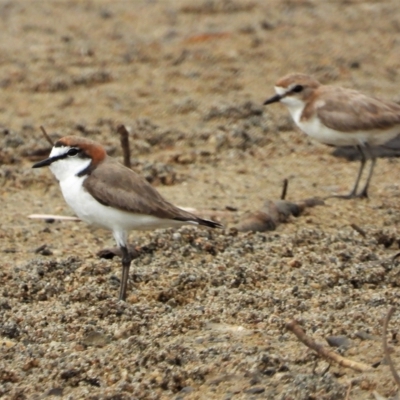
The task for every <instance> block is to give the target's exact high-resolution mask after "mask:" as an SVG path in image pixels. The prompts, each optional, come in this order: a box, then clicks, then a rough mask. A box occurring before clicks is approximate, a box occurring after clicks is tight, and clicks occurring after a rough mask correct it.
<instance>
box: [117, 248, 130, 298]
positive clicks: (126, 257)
mask: <svg viewBox="0 0 400 400" xmlns="http://www.w3.org/2000/svg"><path fill="white" fill-rule="evenodd" d="M121 251H122V277H121V286H120V288H119V300H123V301H125V300H126V290H127V288H128V277H129V267H130V266H131V262H132V256H131V254H130V253H129V250H128V248H127V247H125V246H121Z"/></svg>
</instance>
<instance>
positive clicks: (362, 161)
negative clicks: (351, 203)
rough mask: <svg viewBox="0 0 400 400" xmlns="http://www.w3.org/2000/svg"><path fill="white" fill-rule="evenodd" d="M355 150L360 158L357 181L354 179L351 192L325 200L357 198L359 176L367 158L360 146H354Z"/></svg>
mask: <svg viewBox="0 0 400 400" xmlns="http://www.w3.org/2000/svg"><path fill="white" fill-rule="evenodd" d="M356 148H357V150H358V151H359V153H360V156H361V165H360V169H359V170H358V174H357V179H356V182H355V183H354V186H353V189H352V190H351V192H350V193H349V194H344V195H334V196H328V197H327V198H331V197H336V198H339V199H354V198H355V197H359V196H357V189H358V185H359V183H360V179H361V175H362V173H363V171H364V167H365V163H366V162H367V157H366V155H365V153H364V151H363V149H362V147H361V146H356ZM364 189H365V188H364Z"/></svg>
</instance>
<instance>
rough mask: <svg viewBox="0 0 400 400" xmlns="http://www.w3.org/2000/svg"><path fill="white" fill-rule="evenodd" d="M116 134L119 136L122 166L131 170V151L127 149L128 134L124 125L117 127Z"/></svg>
mask: <svg viewBox="0 0 400 400" xmlns="http://www.w3.org/2000/svg"><path fill="white" fill-rule="evenodd" d="M117 132H118V133H119V135H120V139H121V147H122V152H123V155H124V165H125V167H128V168H131V151H130V149H129V132H128V130H127V129H126V127H125V125H122V124H121V125H118V126H117Z"/></svg>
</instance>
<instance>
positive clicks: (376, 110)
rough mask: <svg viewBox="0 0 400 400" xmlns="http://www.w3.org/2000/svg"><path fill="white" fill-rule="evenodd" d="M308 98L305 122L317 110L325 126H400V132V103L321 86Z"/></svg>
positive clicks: (349, 128)
mask: <svg viewBox="0 0 400 400" xmlns="http://www.w3.org/2000/svg"><path fill="white" fill-rule="evenodd" d="M308 100H309V103H308V104H307V105H306V107H305V108H304V111H303V113H302V116H301V120H302V121H304V120H308V119H310V118H312V116H313V115H314V113H316V115H317V116H318V118H319V119H320V120H321V122H322V123H323V124H324V125H325V126H327V127H328V128H331V129H335V130H336V131H340V132H356V131H370V130H375V129H382V130H385V129H390V128H393V127H394V126H396V125H399V133H400V105H398V104H396V103H393V102H389V101H384V100H380V99H378V98H376V97H370V96H366V95H364V94H363V93H360V92H358V91H356V90H351V89H345V88H341V87H336V86H320V87H318V88H317V89H316V90H315V91H314V92H313V93H312V96H310V97H309V99H308Z"/></svg>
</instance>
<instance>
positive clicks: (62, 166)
mask: <svg viewBox="0 0 400 400" xmlns="http://www.w3.org/2000/svg"><path fill="white" fill-rule="evenodd" d="M69 149H70V147H69V146H65V147H64V146H63V147H53V149H52V150H51V153H50V157H57V156H60V155H63V154H66V153H67V152H68V150H69ZM90 163H91V160H90V159H89V158H86V159H84V158H81V157H78V156H75V157H67V158H63V159H61V160H57V161H54V162H53V163H52V164H50V170H51V172H52V173H53V174H54V176H55V177H56V178H57V180H58V181H59V182H61V181H64V180H66V179H68V178H70V177H73V176H76V175H78V174H79V173H80V172H82V171H83V170H84V169H85V168H87V167H88V166H89V165H90Z"/></svg>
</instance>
